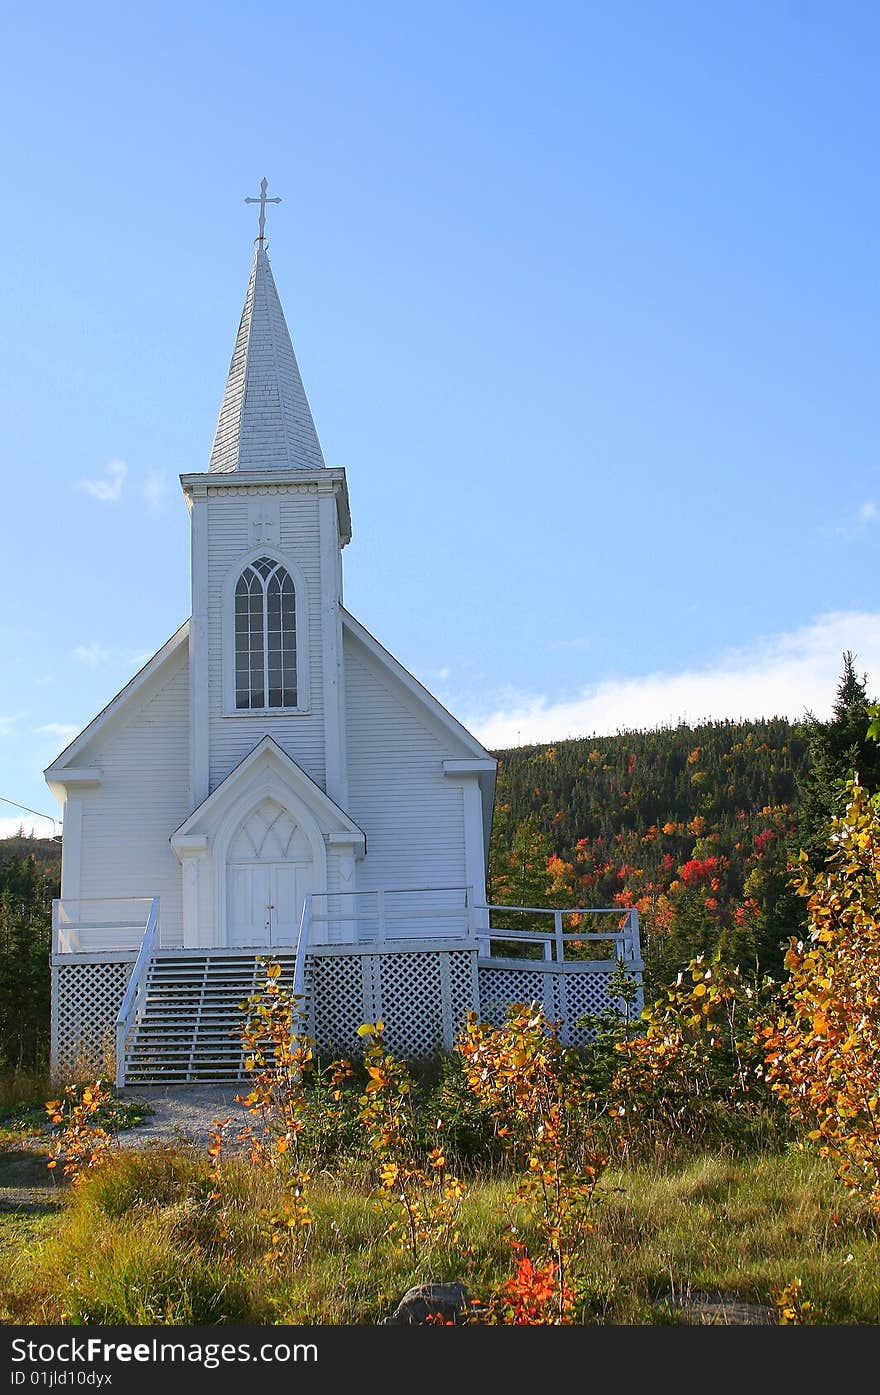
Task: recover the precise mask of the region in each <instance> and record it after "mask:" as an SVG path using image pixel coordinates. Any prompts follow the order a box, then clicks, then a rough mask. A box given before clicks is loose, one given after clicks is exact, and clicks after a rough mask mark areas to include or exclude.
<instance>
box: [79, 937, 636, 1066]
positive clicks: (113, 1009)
mask: <svg viewBox="0 0 880 1395" xmlns="http://www.w3.org/2000/svg"><path fill="white" fill-rule="evenodd" d="M614 967H615V964H614V961H610V962H603V961H600V962H596V963H593V964H591V965H590V967H589V969H587V968H586V967H585V966H583V965H578V966H577V967H576V968H575V967H573V966H571V965H565V966H563V967H560V966H558V965H555V964H551V963H548V962H546V961H535V962H534V963H533V964H529V965H528V966H525V965H524V964H523V962H522V961H521V960H520V961H519V962H518V963H511V962H510V961H503V960H502V961H499V962H498V963H497V964H496V963H494V962H493V963H488V962H487V961H486V960H485V959H481V960H479V961H478V958H477V953H476V950H475V949H472V948H470V947H452V946H444V945H443V944H442V943H441V944H438V943H437V942H435V943H434V944H433V945H431V946H425V947H419V948H418V949H413V948H407V949H398V948H394V949H387V950H382V951H379V952H377V951H376V949H375V947H374V946H370V947H363V948H361V947H360V946H358V947H355V946H350V945H344V946H343V945H340V946H332V947H330V946H328V947H322V948H321V949H320V950H319V951H313V952H312V953H310V955H309V959H308V969H307V976H306V980H307V998H308V1002H309V1033H310V1035H311V1036H312V1037H313V1038H314V1040H315V1044H316V1047H317V1050H318V1052H319V1053H320V1054H321V1055H322V1056H325V1057H327V1056H334V1055H342V1054H344V1055H352V1054H358V1055H359V1054H360V1052H361V1050H362V1049H363V1042H362V1040H361V1039H360V1038H359V1037H358V1034H357V1031H358V1027H360V1026H361V1024H362V1023H364V1022H376V1021H377V1020H378V1019H380V1018H381V1020H382V1021H383V1023H384V1027H385V1031H384V1036H385V1041H386V1042H387V1044H388V1048H389V1050H391V1051H392V1052H394V1053H395V1054H397V1055H400V1056H403V1057H406V1058H409V1059H419V1058H426V1057H430V1056H432V1055H434V1054H435V1053H437V1052H440V1051H448V1050H450V1049H451V1048H452V1045H453V1043H454V1041H455V1037H456V1035H457V1033H458V1031H459V1029H460V1027H461V1026H462V1024H463V1022H464V1019H465V1017H466V1016H467V1013H468V1012H469V1011H471V1010H473V1011H475V1012H477V1013H478V1014H479V1016H480V1017H482V1018H483V1020H485V1021H488V1022H493V1023H496V1024H497V1023H500V1022H501V1021H502V1019H503V1017H504V1014H505V1012H506V1010H507V1008H508V1007H509V1006H510V1005H511V1004H512V1003H530V1002H538V1003H543V1005H544V1008H545V1011H546V1013H547V1016H548V1017H549V1018H551V1019H552V1020H554V1021H558V1022H560V1023H561V1037H562V1040H563V1041H564V1042H566V1043H567V1044H570V1045H574V1046H579V1045H582V1044H584V1043H585V1042H586V1041H587V1039H588V1033H587V1032H585V1031H584V1029H583V1028H582V1027H580V1026H578V1019H579V1017H580V1016H581V1015H582V1014H583V1013H585V1012H590V1013H598V1012H601V1011H602V1009H603V1008H606V1007H608V1006H610V1005H611V1004H612V998H611V996H610V994H609V992H608V982H609V975H610V972H611V971H612V970H613V969H614ZM131 969H132V957H131V956H124V955H120V956H118V957H116V958H114V959H112V960H111V959H101V960H98V959H97V958H96V956H93V955H92V956H89V957H88V960H80V959H77V960H74V961H72V962H69V963H58V962H57V961H56V962H55V963H54V964H53V967H52V1047H53V1072H54V1074H55V1075H56V1078H63V1079H68V1080H69V1079H84V1078H86V1077H91V1078H92V1079H94V1078H95V1077H96V1076H97V1075H101V1076H106V1077H108V1078H111V1079H112V1071H113V1062H114V1047H115V1022H116V1015H117V1013H118V1011H119V1007H120V1004H121V1002H122V998H123V995H124V993H125V988H126V985H127V983H128V978H129V975H130V973H131ZM230 992H231V993H233V998H231V999H230V1005H229V1011H230V1013H231V1015H232V1016H233V1018H234V1015H235V1013H236V1012H237V1011H238V1004H239V1001H240V998H241V991H240V989H239V988H237V987H235V986H234V985H233V987H232V988H230ZM147 1020H149V1019H147Z"/></svg>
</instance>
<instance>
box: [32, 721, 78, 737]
mask: <svg viewBox="0 0 880 1395" xmlns="http://www.w3.org/2000/svg"><path fill="white" fill-rule="evenodd" d="M81 730H82V728H81V727H75V726H71V724H70V722H46V723H45V724H44V725H43V726H41V727H34V731H35V732H36V733H37V735H38V736H57V737H59V738H60V739H61V740H62V741H72V740H73V738H74V737H75V736H76V734H77V732H78V731H81Z"/></svg>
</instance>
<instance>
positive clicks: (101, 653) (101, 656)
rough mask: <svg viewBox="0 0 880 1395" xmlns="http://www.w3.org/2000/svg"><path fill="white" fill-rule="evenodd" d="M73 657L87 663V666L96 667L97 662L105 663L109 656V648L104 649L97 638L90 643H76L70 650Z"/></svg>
mask: <svg viewBox="0 0 880 1395" xmlns="http://www.w3.org/2000/svg"><path fill="white" fill-rule="evenodd" d="M71 653H72V654H73V657H74V658H75V659H79V661H80V663H81V664H87V665H88V667H89V668H96V667H97V665H98V664H106V662H107V660H108V659H109V658H110V650H109V649H105V648H104V646H103V645H102V644H98V642H97V640H93V641H92V643H91V644H78V645H77V646H76V648H75V649H72V650H71Z"/></svg>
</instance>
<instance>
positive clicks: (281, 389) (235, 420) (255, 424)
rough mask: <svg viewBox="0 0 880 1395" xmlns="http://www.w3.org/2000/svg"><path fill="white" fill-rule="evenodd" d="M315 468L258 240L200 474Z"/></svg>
mask: <svg viewBox="0 0 880 1395" xmlns="http://www.w3.org/2000/svg"><path fill="white" fill-rule="evenodd" d="M323 464H324V455H323V452H322V451H321V446H320V442H319V441H318V433H317V431H316V430H315V423H314V421H313V419H312V413H311V409H310V407H309V403H308V398H307V397H306V393H305V388H304V387H303V383H302V378H301V377H300V372H299V366H298V364H297V361H296V355H295V353H294V352H293V345H292V343H291V342H290V333H289V331H288V328H287V322H286V320H285V318H284V311H283V310H282V308H281V301H280V299H279V296H278V291H277V289H276V286H275V279H274V277H273V275H272V268H271V267H270V265H269V258H268V256H267V255H266V250H265V248H264V246H263V244H262V242H261V241H260V240H259V239H258V240H257V245H256V249H255V251H254V262H253V266H252V268H251V276H250V281H249V282H248V288H247V294H246V295H245V298H244V309H243V310H242V312H241V323H240V324H239V326H238V334H237V336H236V340H235V348H234V350H233V352H232V361H231V363H230V365H229V376H228V378H227V380H226V390H225V392H224V393H223V401H222V403H221V405H220V414H219V416H218V418H217V429H216V431H215V433H214V444H213V446H212V448H211V459H210V462H209V464H208V470H209V471H210V472H212V473H218V474H228V473H230V472H231V471H235V470H261V471H262V470H314V469H315V468H316V467H321V466H323Z"/></svg>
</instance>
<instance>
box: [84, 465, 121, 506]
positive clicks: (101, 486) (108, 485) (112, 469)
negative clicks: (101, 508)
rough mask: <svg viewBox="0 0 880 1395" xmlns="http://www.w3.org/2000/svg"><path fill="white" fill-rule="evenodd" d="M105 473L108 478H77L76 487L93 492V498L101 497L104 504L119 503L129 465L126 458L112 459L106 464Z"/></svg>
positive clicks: (86, 491)
mask: <svg viewBox="0 0 880 1395" xmlns="http://www.w3.org/2000/svg"><path fill="white" fill-rule="evenodd" d="M104 474H105V475H106V476H107V478H106V479H103V480H100V479H99V480H77V482H76V486H75V488H77V489H80V490H82V491H83V493H84V494H91V496H92V498H93V499H100V500H101V503H102V504H118V503H119V500H120V499H121V497H122V486H123V484H124V483H125V476H126V475H127V474H128V466H127V465H126V463H125V461H124V460H111V461H110V463H109V465H105V466H104Z"/></svg>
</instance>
